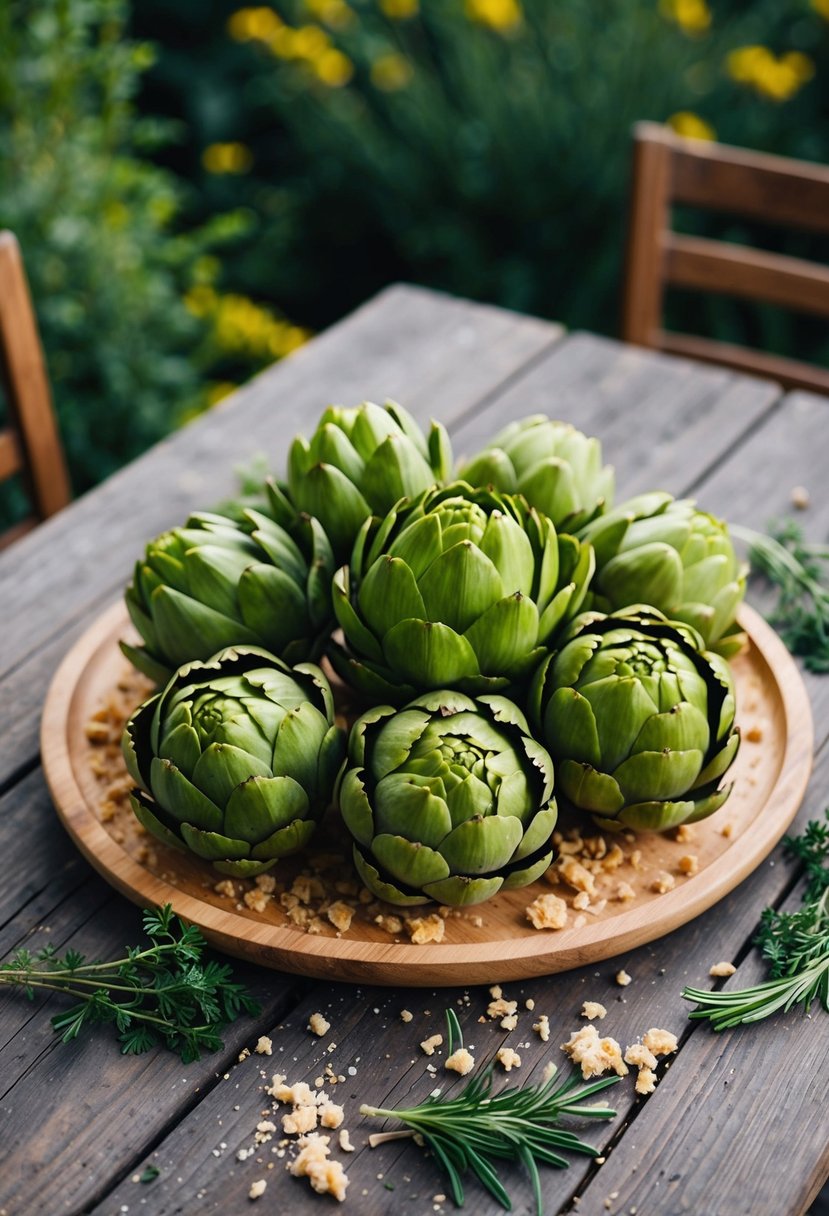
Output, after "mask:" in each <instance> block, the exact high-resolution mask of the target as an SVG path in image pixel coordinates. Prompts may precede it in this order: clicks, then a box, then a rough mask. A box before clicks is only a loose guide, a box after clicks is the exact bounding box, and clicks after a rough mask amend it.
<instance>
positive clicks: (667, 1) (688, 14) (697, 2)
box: [659, 0, 712, 37]
mask: <svg viewBox="0 0 829 1216" xmlns="http://www.w3.org/2000/svg"><path fill="white" fill-rule="evenodd" d="M659 8H660V10H661V12H662V15H663V16H664V17H667V18H668V20H669V21H675V22H676V24H677V25H678V26H679V28H680V29H681V30H682V32H683V34H688V35H690V36H691V37H693V36H694V35H695V34H704V33H705V32H706V31H707V30H708V29H710V27H711V19H712V18H711V10H710V8H709V7H708V5H707V3H706V0H660V5H659Z"/></svg>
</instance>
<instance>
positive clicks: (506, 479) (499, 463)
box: [458, 414, 614, 532]
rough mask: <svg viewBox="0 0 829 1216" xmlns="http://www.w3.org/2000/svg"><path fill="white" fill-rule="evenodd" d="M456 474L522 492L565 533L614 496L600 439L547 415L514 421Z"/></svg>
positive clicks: (473, 482)
mask: <svg viewBox="0 0 829 1216" xmlns="http://www.w3.org/2000/svg"><path fill="white" fill-rule="evenodd" d="M458 476H459V477H462V478H463V479H464V481H468V482H469V483H470V484H471V485H473V486H485V485H488V486H492V487H493V488H494V489H496V490H501V491H503V492H504V493H505V494H523V495H524V497H525V498H526V500H527V502H528V503H529V504H530V506H531V507H535V508H536V510H538V511H543V512H544V514H545V515H548V516H549V517H550V519H551V520H552V521H553V523H554V524H555V526H556V527H557V528H559V529H561V530H563V531H565V532H574V531H575V530H576V529H577V528H580V527H582V526H583V525H584V524H586V523H589V521H590V520H591V519H593V518H594V517H595V516H596V515H599V514H600V513H601V512H602V511H604V510H605V509H606V507H609V506H610V505H611V503H612V500H613V482H614V475H613V468H612V466H611V465H606V466H605V467H604V468H602V448H601V444H600V443H599V441H598V439H589V438H588V437H587V436H586V435H583V434H582V432H581V431H577V430H576V428H575V427H574V426H571V425H570V423H569V422H553V421H551V419H549V418H547V417H546V415H545V414H533V415H532V416H531V417H529V418H523V419H522V420H521V421H520V422H511V423H510V424H509V426H506V427H504V429H503V430H502V431H501V432H500V433H499V434H498V435H496V436H495V438H494V439H493V440H492V442H491V443H489V444H487V446H486V447H485V448H484V449H483V451H481V452H479V453H478V454H477V456H473V457H472V459H471V460H470V461H468V462H467V463H466V464H464V465H463V466H462V467H461V468H460V470H459V473H458Z"/></svg>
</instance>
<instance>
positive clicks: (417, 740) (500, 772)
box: [338, 690, 556, 905]
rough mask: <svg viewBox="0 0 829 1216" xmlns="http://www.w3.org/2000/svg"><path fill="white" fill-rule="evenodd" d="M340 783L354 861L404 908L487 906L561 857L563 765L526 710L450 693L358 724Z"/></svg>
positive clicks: (377, 712)
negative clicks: (559, 779) (558, 826)
mask: <svg viewBox="0 0 829 1216" xmlns="http://www.w3.org/2000/svg"><path fill="white" fill-rule="evenodd" d="M348 751H349V755H348V761H347V763H346V766H345V768H344V771H343V775H342V777H341V780H340V784H339V791H338V801H339V806H340V810H341V812H342V816H343V819H344V821H345V823H346V826H347V827H348V830H349V831H350V832H351V834H352V836H353V837H354V862H355V864H356V866H357V869H358V871H359V873H360V877H361V878H362V880H363V882H364V883H365V884H366V886H367V887H368V888H369V889H370V890H371V891H373V892H374V893H375V895H378V896H379V897H380V898H381V899H385V900H388V901H389V902H390V903H393V904H419V903H424V902H426V901H427V900H429V899H435V900H438V901H439V902H440V903H443V904H453V905H463V904H475V903H480V901H481V900H484V899H489V897H490V896H491V895H494V894H495V892H496V891H499V890H502V889H503V890H509V889H511V888H513V887H523V886H526V885H527V884H528V883H531V882H534V881H535V879H536V878H538V877H539V876H540V875H541V874H543V873H544V871H545V870H546V869H547V867H548V866H549V865H550V862H551V860H552V845H551V843H550V837H551V835H552V831H553V828H554V827H555V822H556V804H555V799H554V798H553V797H552V791H553V766H552V762H551V760H550V757H549V756H548V754H547V752H546V751H545V750H544V748H543V747H541V745H540V744H539V743H536V741H535V740H534V739H533V738H531V736H530V733H529V728H528V726H527V722H526V719H525V718H524V715H523V714H522V713H521V711H520V710H519V709H518V708H517V706H515V705H513V704H512V702H511V701H508V700H506V698H504V697H499V696H484V697H479V698H478V699H477V700H471V699H470V698H469V697H466V696H464V695H463V694H461V693H458V692H448V691H446V690H441V691H437V692H431V693H428V694H426V695H425V696H422V697H418V698H417V699H416V700H414V701H412V702H411V703H410V704H408V705H407V706H406V707H405V708H404V709H402V710H399V711H395V710H394V709H392V708H391V707H390V706H388V705H382V706H380V707H379V708H375V709H372V710H369V712H368V713H366V714H364V715H363V717H362V718H360V719H358V721H357V722H356V723H355V724H354V726H353V728H352V731H351V736H350V739H349V748H348Z"/></svg>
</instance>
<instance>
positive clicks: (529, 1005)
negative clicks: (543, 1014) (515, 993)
mask: <svg viewBox="0 0 829 1216" xmlns="http://www.w3.org/2000/svg"><path fill="white" fill-rule="evenodd" d="M524 1008H525V1009H529V1010H530V1012H531V1013H532V1011H533V1009H535V1001H534V1000H533V999H532V997H531V996H528V997H527V999H526V1001H525V1002H524Z"/></svg>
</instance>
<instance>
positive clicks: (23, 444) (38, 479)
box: [0, 232, 70, 549]
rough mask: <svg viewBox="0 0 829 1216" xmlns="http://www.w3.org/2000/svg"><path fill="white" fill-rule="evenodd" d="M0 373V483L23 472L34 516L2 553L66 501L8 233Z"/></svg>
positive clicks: (0, 255)
mask: <svg viewBox="0 0 829 1216" xmlns="http://www.w3.org/2000/svg"><path fill="white" fill-rule="evenodd" d="M0 372H2V376H3V381H4V388H5V402H6V409H7V416H8V421H9V426H8V427H6V429H5V430H0V481H5V480H6V479H7V478H9V477H11V476H12V475H13V474H15V473H21V474H22V475H23V479H24V482H25V486H26V489H27V491H28V494H29V497H30V499H31V503H32V513H31V515H29V516H27V518H26V519H24V520H23V521H22V522H21V523H19V524H15V525H14V527H12V528H9V529H7V531H5V532H3V533H0V549H2V548H5V547H6V546H7V545H10V544H11V543H12V541H14V540H17V539H18V537H20V536H22V535H23V533H25V532H27V531H28V530H29V529H30V528H33V527H34V526H35V524H37V523H39V522H40V521H41V520H43V519H46V518H47V517H48V516H49V515H54V513H55V512H56V511H59V510H60V509H61V507H65V506H66V504H67V503H68V502H69V498H70V491H69V477H68V475H67V472H66V462H65V460H64V457H63V449H62V447H61V443H60V436H59V434H58V429H57V425H56V423H55V415H54V412H53V410H52V399H51V394H50V391H49V380H48V377H47V375H46V366H45V364H44V361H43V350H42V349H41V345H40V338H39V336H38V331H37V322H36V320H35V315H34V311H33V309H32V301H31V297H30V295H29V288H28V284H27V282H26V272H25V270H24V269H23V259H22V257H21V256H20V246H19V245H18V243H17V240H16V238H15V237H14V235H13V234H12V233H11V232H0Z"/></svg>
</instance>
